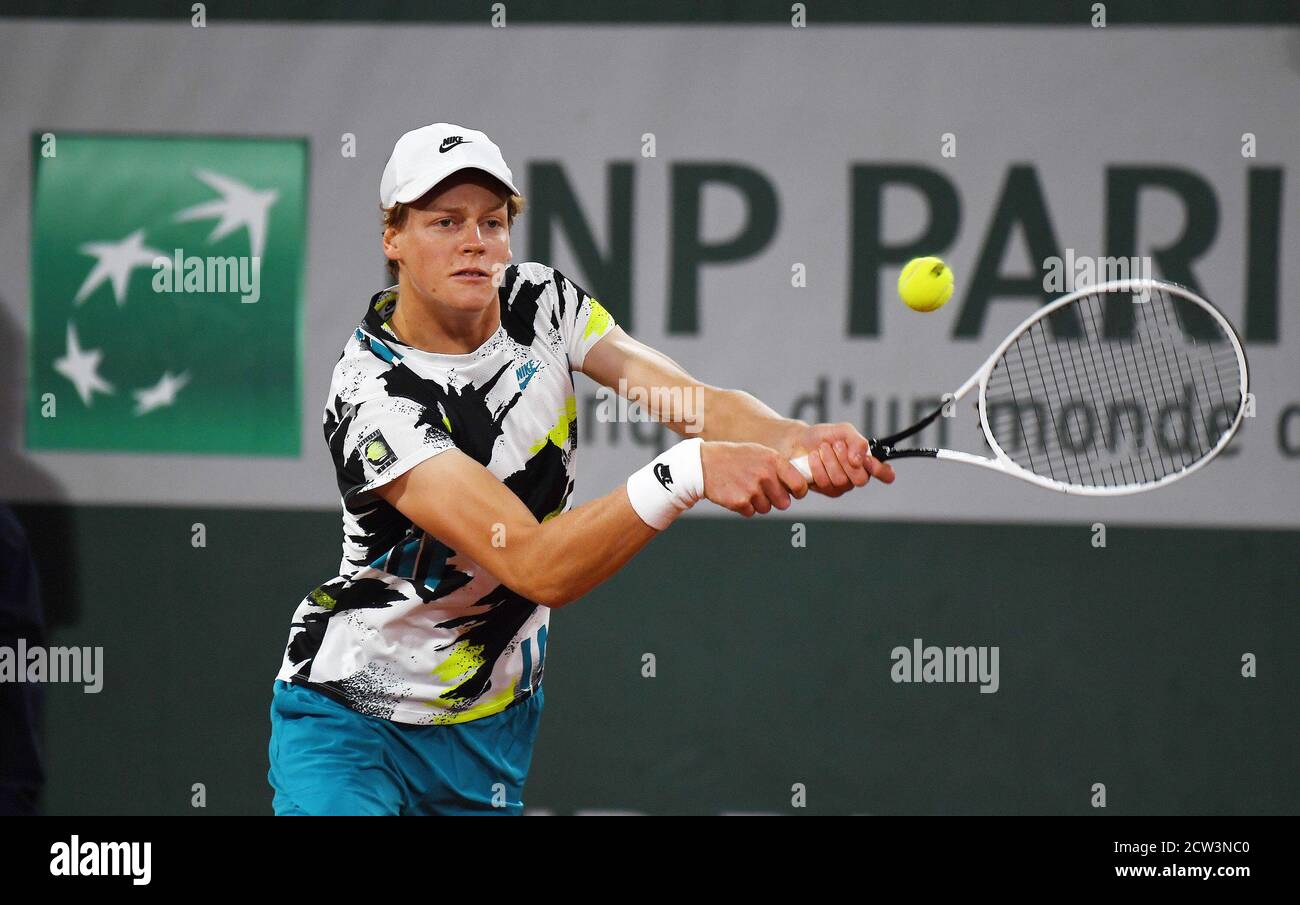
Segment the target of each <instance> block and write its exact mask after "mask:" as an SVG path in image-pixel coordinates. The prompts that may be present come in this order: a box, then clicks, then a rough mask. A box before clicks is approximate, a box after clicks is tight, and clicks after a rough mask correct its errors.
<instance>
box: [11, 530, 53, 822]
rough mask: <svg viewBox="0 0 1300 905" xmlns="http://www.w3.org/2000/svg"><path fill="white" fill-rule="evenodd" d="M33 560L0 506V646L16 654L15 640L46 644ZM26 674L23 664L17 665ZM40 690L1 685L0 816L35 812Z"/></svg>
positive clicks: (41, 776) (40, 782)
mask: <svg viewBox="0 0 1300 905" xmlns="http://www.w3.org/2000/svg"><path fill="white" fill-rule="evenodd" d="M44 623H45V620H44V618H43V616H42V613H41V601H40V591H39V588H38V583H37V579H36V562H35V560H34V559H33V558H32V551H31V547H30V546H29V544H28V542H27V534H26V532H24V531H23V527H22V525H20V524H19V523H18V519H17V518H15V517H14V513H13V511H12V510H11V509H10V508H9V507H8V506H5V505H2V504H0V647H7V648H9V649H10V651H13V653H12V654H11V655H10V656H14V657H16V656H17V650H18V639H19V638H26V639H27V647H28V648H29V649H30V648H32V647H43V646H44V645H45V624H44ZM15 666H16V668H17V669H21V670H25V669H26V668H27V664H26V663H16V664H15ZM44 698H45V694H44V688H43V686H41V685H40V684H37V683H28V682H0V816H5V817H11V816H21V815H33V814H36V813H37V804H38V802H39V800H40V795H41V789H42V787H43V786H44V784H45V773H44V771H43V770H42V769H41V749H40V739H39V728H40V725H39V724H40V719H41V715H42V712H43V710H44Z"/></svg>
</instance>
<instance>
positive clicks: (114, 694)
mask: <svg viewBox="0 0 1300 905" xmlns="http://www.w3.org/2000/svg"><path fill="white" fill-rule="evenodd" d="M15 508H16V510H17V512H18V514H19V517H20V518H21V519H22V520H23V522H24V524H25V525H27V526H28V530H29V532H30V533H31V535H32V541H33V546H34V547H35V548H36V549H37V550H38V552H39V554H40V555H41V556H42V563H41V566H42V572H43V575H44V576H45V577H44V581H45V584H46V586H47V589H48V591H47V612H48V616H49V619H50V621H51V623H52V625H53V630H52V637H51V639H50V642H49V643H50V644H60V645H71V644H81V645H102V646H103V647H104V649H105V651H104V674H105V679H104V688H103V691H102V692H101V693H99V694H98V695H92V694H84V693H83V692H82V690H81V687H80V686H72V685H51V686H49V687H48V704H47V727H46V733H45V736H46V740H47V745H48V756H47V767H48V773H49V778H48V785H47V790H46V796H45V810H46V812H47V813H50V814H152V813H166V814H185V813H196V812H197V813H203V812H198V811H196V810H195V809H194V808H192V807H191V805H190V798H191V791H190V789H191V785H192V784H193V783H196V782H201V783H204V784H205V786H206V790H207V808H206V813H211V814H235V813H251V814H266V813H269V812H270V798H271V795H270V790H269V787H268V786H267V784H266V780H265V774H266V743H267V736H268V731H269V723H268V717H267V709H268V706H269V702H270V692H271V683H272V681H273V678H274V675H275V672H276V670H277V668H278V666H279V663H280V657H281V653H282V649H283V644H284V642H285V640H286V638H287V631H288V623H289V618H290V616H291V614H292V612H293V610H294V608H295V606H296V605H297V602H298V600H299V599H300V597H301V596H302V595H303V594H304V593H305V592H306V591H308V590H310V589H311V588H312V587H314V586H315V585H316V584H318V583H319V582H320V581H321V580H323V579H324V578H326V577H328V576H330V575H332V574H333V573H334V570H335V568H336V566H337V563H338V558H339V537H338V533H339V520H338V517H337V516H336V515H335V514H334V513H331V512H283V511H246V510H245V511H236V510H211V509H153V508H121V507H77V508H68V507H45V506H19V507H15ZM195 522H202V523H203V524H204V525H205V526H206V530H207V546H206V547H205V548H202V549H195V548H194V547H193V546H192V545H191V541H190V538H191V525H192V524H194V523H195ZM806 525H807V546H806V547H805V548H796V547H794V546H792V544H791V533H790V522H788V521H777V520H775V519H772V518H771V517H768V518H756V519H754V520H750V521H746V520H743V519H740V518H738V517H728V518H721V519H697V518H688V519H686V520H684V521H681V522H679V523H678V524H676V525H674V526H673V528H672V529H671V530H670V531H668V532H666V533H665V534H664V535H663V536H662V537H659V538H657V539H656V540H655V541H654V542H653V543H652V544H651V545H650V547H648V548H647V549H646V550H645V551H643V552H642V553H641V555H640V556H638V557H637V558H636V559H635V560H633V562H632V563H631V564H630V565H629V566H628V567H626V568H625V569H624V570H623V571H622V572H621V573H619V574H618V575H616V576H615V577H614V578H613V579H612V580H610V581H609V582H607V583H606V584H605V585H604V586H602V587H600V588H597V589H596V590H595V591H594V592H592V593H591V594H590V595H588V596H587V597H586V598H585V599H583V600H581V601H579V602H577V603H575V604H572V605H571V606H570V607H569V608H566V609H564V610H562V611H560V612H558V613H556V614H555V615H554V616H553V619H552V628H551V634H550V641H549V643H548V646H547V654H548V658H547V670H546V679H545V681H546V688H547V701H546V713H545V715H544V716H543V718H542V726H541V731H540V735H539V739H538V745H537V749H536V754H535V757H534V761H533V772H532V776H531V779H530V782H529V786H528V789H527V792H526V795H525V803H526V804H527V806H528V807H529V808H530V809H533V808H536V809H546V810H551V811H554V812H556V813H570V812H573V811H577V810H586V809H613V810H636V811H645V812H654V813H660V812H687V813H712V812H720V811H726V810H741V811H773V812H782V813H855V812H860V813H926V814H937V813H961V814H969V813H1072V814H1082V813H1092V812H1093V809H1092V808H1091V807H1090V806H1089V800H1090V794H1091V792H1090V788H1091V786H1092V784H1093V783H1094V782H1103V783H1105V784H1106V787H1107V799H1108V807H1107V812H1109V813H1189V814H1191V813H1195V814H1219V813H1286V812H1289V813H1295V812H1297V811H1300V781H1298V780H1297V778H1296V777H1297V769H1296V765H1297V755H1300V730H1298V729H1297V725H1298V721H1297V706H1296V702H1295V692H1296V689H1297V688H1300V683H1298V682H1297V678H1298V676H1297V672H1300V670H1298V668H1297V666H1296V658H1295V656H1294V644H1295V641H1296V638H1297V637H1300V617H1298V616H1297V610H1296V590H1297V582H1296V578H1297V562H1298V561H1300V532H1294V531H1288V532H1269V531H1210V530H1170V529H1158V528H1142V529H1135V528H1123V527H1112V528H1111V529H1110V531H1109V536H1108V538H1107V541H1108V545H1107V547H1106V548H1105V549H1095V548H1093V547H1092V545H1091V543H1090V539H1091V533H1090V531H1089V530H1088V529H1087V527H1086V526H1079V527H1072V528H1068V527H1030V526H1009V525H981V526H974V525H968V526H960V525H933V524H882V523H861V522H819V521H810V522H807V523H806ZM916 637H919V638H922V639H924V641H925V643H926V644H936V645H940V646H945V645H962V646H965V645H998V646H999V647H1000V672H1001V676H1000V680H1001V686H1000V689H999V690H998V692H997V693H996V694H980V693H979V691H978V688H977V687H976V686H975V685H937V684H895V683H894V682H893V681H891V678H890V667H891V666H892V661H891V659H890V651H891V650H892V649H893V648H894V647H895V646H897V645H904V646H908V645H910V644H911V639H913V638H916ZM1244 652H1251V653H1254V654H1255V655H1256V656H1257V657H1258V663H1259V666H1258V678H1253V679H1247V678H1243V677H1242V676H1241V656H1242V654H1243V653H1244ZM646 653H653V654H654V655H655V658H656V667H657V676H656V677H655V678H643V677H642V675H641V669H642V657H643V655H644V654H646ZM795 783H803V784H804V786H805V787H806V789H807V807H806V808H805V809H798V808H793V807H791V803H790V801H791V787H792V785H793V784H795Z"/></svg>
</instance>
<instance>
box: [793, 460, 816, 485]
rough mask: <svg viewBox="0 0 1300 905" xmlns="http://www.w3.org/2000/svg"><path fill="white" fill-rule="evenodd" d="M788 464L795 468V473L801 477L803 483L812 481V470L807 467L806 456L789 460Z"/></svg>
mask: <svg viewBox="0 0 1300 905" xmlns="http://www.w3.org/2000/svg"><path fill="white" fill-rule="evenodd" d="M790 464H791V465H793V466H794V467H795V471H797V472H799V474H801V475H803V479H804V480H805V481H811V480H812V479H813V476H812V469H811V468H809V467H808V457H807V456H799V457H797V458H794V459H791V460H790Z"/></svg>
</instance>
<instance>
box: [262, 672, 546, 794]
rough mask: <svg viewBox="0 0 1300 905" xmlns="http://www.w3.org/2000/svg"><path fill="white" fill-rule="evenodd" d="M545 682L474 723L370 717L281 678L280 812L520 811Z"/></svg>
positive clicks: (275, 736) (275, 708)
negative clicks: (424, 722)
mask: <svg viewBox="0 0 1300 905" xmlns="http://www.w3.org/2000/svg"><path fill="white" fill-rule="evenodd" d="M542 703H543V701H542V689H541V688H540V687H539V688H538V689H537V691H536V693H534V694H533V695H532V696H531V697H529V698H527V699H525V700H523V701H520V702H518V703H516V704H512V705H511V706H509V707H507V708H506V709H505V710H503V711H501V712H500V713H496V714H493V715H492V716H489V717H483V718H482V719H477V720H471V721H470V722H468V723H453V724H450V725H445V726H412V725H410V724H408V723H397V722H394V721H392V720H386V719H381V718H380V717H374V716H367V715H366V714H363V713H358V712H357V711H355V710H352V709H350V708H349V707H346V706H345V705H343V704H340V703H338V702H337V701H335V700H333V699H332V698H329V697H327V696H326V695H324V694H321V693H320V692H318V691H315V690H313V689H311V688H306V687H303V686H301V685H291V684H289V683H288V682H284V681H280V680H277V681H276V683H275V691H274V693H273V695H272V697H271V745H270V755H271V769H270V771H269V772H268V773H267V779H268V780H269V781H270V783H271V788H273V789H275V800H274V802H273V807H274V808H275V813H276V815H277V816H289V815H293V816H308V815H326V814H335V815H337V814H363V815H381V814H387V815H401V816H421V815H435V814H521V813H523V809H524V801H523V795H524V781H525V780H526V779H527V778H528V767H529V765H530V764H531V763H532V759H533V742H534V741H535V740H536V738H537V726H538V722H539V721H540V718H541V715H542Z"/></svg>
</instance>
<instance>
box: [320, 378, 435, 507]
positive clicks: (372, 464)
mask: <svg viewBox="0 0 1300 905" xmlns="http://www.w3.org/2000/svg"><path fill="white" fill-rule="evenodd" d="M442 418H443V415H442V413H441V412H440V411H439V412H429V411H428V410H426V408H425V407H424V406H423V405H420V404H419V403H416V402H412V401H411V400H409V399H404V398H400V397H394V396H378V397H374V398H371V399H367V400H365V401H364V402H362V403H360V404H359V405H356V406H354V407H351V408H350V410H349V411H347V412H343V413H340V414H339V417H338V419H337V421H336V431H341V432H342V434H341V437H339V436H336V438H335V440H334V442H331V444H330V446H331V449H332V450H335V464H336V467H337V468H338V472H339V492H340V493H341V494H342V495H343V500H344V502H345V503H352V502H360V501H363V500H365V499H366V498H367V495H369V494H370V492H371V491H373V490H374V489H375V488H376V487H382V486H384V485H385V484H387V483H389V482H390V481H393V480H395V479H397V478H398V477H400V476H401V475H403V474H405V473H406V472H408V471H410V470H411V469H412V468H414V467H415V466H417V465H419V464H420V463H421V462H423V461H424V460H426V459H431V458H433V457H434V456H436V455H438V453H441V452H446V451H447V450H449V449H454V448H455V446H456V444H455V442H454V441H453V440H452V438H451V435H450V434H449V433H448V432H447V431H446V430H444V425H443V424H442V422H441V419H442ZM329 433H330V424H329V419H328V418H327V420H326V435H327V438H328V436H329ZM336 443H337V444H338V446H337V448H336V446H335V444H336Z"/></svg>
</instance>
